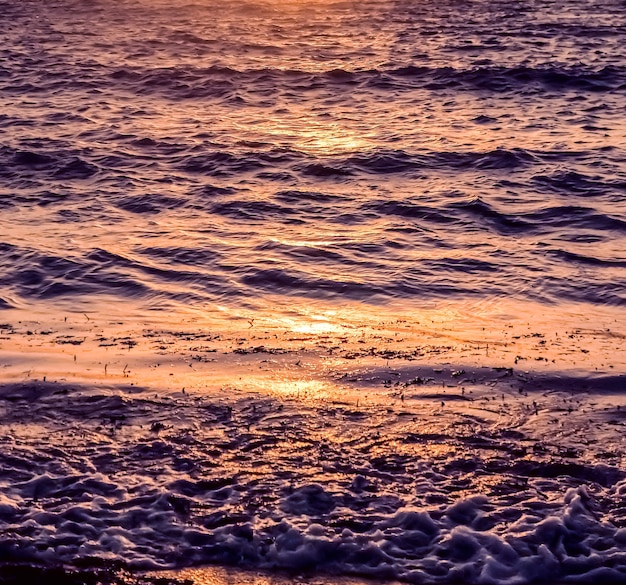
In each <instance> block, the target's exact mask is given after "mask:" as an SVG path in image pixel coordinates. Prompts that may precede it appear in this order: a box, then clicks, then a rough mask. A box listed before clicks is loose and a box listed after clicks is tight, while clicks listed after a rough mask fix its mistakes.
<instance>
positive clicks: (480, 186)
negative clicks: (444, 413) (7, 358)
mask: <svg viewBox="0 0 626 585" xmlns="http://www.w3.org/2000/svg"><path fill="white" fill-rule="evenodd" d="M0 12H1V13H2V19H1V22H0V30H1V34H2V39H3V46H2V47H1V48H0V59H1V60H0V91H1V94H0V100H1V105H2V111H1V112H0V129H1V131H2V134H1V145H0V173H1V179H2V180H1V182H0V204H1V205H2V230H1V234H0V240H1V241H0V250H1V251H2V256H1V264H0V285H1V286H2V288H1V289H0V297H1V302H2V304H3V305H4V306H6V307H26V306H28V305H29V303H32V302H36V301H40V300H46V301H47V300H50V299H69V300H70V301H72V302H77V301H78V300H83V301H84V300H85V298H89V297H92V296H93V295H113V296H115V297H118V298H120V299H122V300H133V301H137V302H139V303H141V304H142V305H144V306H147V307H150V306H159V305H161V306H176V305H177V304H184V305H195V306H202V307H209V308H210V307H211V305H212V304H218V303H227V304H228V305H232V306H234V305H241V306H248V307H250V308H252V309H255V308H267V306H268V303H267V300H266V299H268V298H269V297H270V296H272V297H273V300H272V305H271V306H273V307H275V306H276V304H278V306H281V304H284V305H285V306H288V305H289V304H290V303H291V302H292V301H291V300H290V299H289V297H294V296H295V297H308V298H312V299H331V300H339V301H343V300H357V301H366V302H373V303H385V302H389V301H410V302H413V301H417V302H428V301H438V300H442V299H445V300H450V299H467V298H478V299H485V298H487V299H489V298H501V297H506V298H514V299H523V300H527V299H532V300H537V301H539V302H541V303H552V304H558V303H561V302H564V301H576V302H582V303H587V304H589V305H590V307H593V306H595V305H624V304H625V303H626V276H625V275H626V270H625V269H626V124H625V122H624V111H625V109H626V58H625V57H624V54H623V53H624V51H623V47H624V41H625V36H626V12H625V11H624V4H623V2H621V1H617V0H615V1H614V0H599V1H594V2H587V1H582V0H581V1H577V0H568V1H562V2H561V1H547V0H546V1H530V0H523V1H516V2H509V1H506V2H500V1H489V2H487V1H482V0H477V1H468V2H457V1H447V0H444V1H441V2H440V1H437V2H435V1H434V0H433V1H430V0H420V1H417V0H415V1H411V2H408V1H394V2H386V1H379V0H376V1H365V2H339V3H337V2H326V1H318V0H314V1H312V2H304V1H295V2H278V1H276V2H265V3H262V2H260V3H248V2H245V1H241V0H232V1H228V2H218V3H214V2H210V1H208V0H202V1H198V2H195V3H192V4H190V3H187V2H185V1H183V0H177V1H176V2H169V1H167V2H166V1H161V0H156V1H145V2H144V1H138V0H122V1H120V2H115V3H113V2H108V1H95V2H86V1H84V2H81V1H79V2H72V1H65V0H63V1H58V0H53V1H46V2H43V1H36V0H26V1H21V2H2V3H1V5H0Z"/></svg>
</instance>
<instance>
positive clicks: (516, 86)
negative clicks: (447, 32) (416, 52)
mask: <svg viewBox="0 0 626 585" xmlns="http://www.w3.org/2000/svg"><path fill="white" fill-rule="evenodd" d="M110 79H111V80H112V82H113V83H115V84H116V85H117V86H124V85H126V86H127V87H128V89H130V88H131V87H132V88H133V89H134V91H137V87H138V85H139V86H140V88H141V90H140V91H141V92H149V93H152V92H159V93H161V94H163V95H168V94H171V95H176V96H178V97H182V98H188V99H191V98H217V99H235V97H237V96H236V91H237V89H238V88H241V87H245V88H246V89H247V90H248V91H251V92H252V93H254V92H255V91H259V92H261V91H263V88H264V87H266V86H271V87H278V88H282V89H286V88H287V87H290V86H292V85H293V84H297V86H298V88H299V89H300V90H301V91H312V90H318V89H320V88H321V87H329V86H345V87H347V88H348V90H349V88H354V89H355V90H356V89H358V88H363V87H369V88H371V89H385V90H394V91H399V90H407V91H410V90H414V89H418V88H423V89H427V90H434V91H436V90H441V89H448V90H462V89H465V90H489V91H495V92H503V91H513V92H515V91H520V90H521V89H523V88H527V87H529V86H530V87H535V88H540V89H544V90H557V89H558V90H559V91H590V92H609V91H619V90H621V89H623V88H624V87H626V68H624V67H621V66H617V65H608V66H605V67H602V68H599V69H596V68H594V67H589V66H585V65H578V66H569V67H568V66H562V65H552V64H549V63H547V64H545V65H542V66H536V67H527V66H514V67H504V66H490V67H476V68H472V69H455V68H453V67H428V66H416V65H408V66H404V67H390V68H386V69H370V70H358V69H357V70H345V69H330V70H327V71H321V72H320V71H306V70H298V69H273V68H264V69H247V70H237V69H235V68H232V67H225V66H219V65H213V66H211V67H206V68H198V67H190V66H183V67H181V66H175V67H169V68H162V69H154V70H141V69H130V68H123V69H118V70H116V71H113V72H111V73H110Z"/></svg>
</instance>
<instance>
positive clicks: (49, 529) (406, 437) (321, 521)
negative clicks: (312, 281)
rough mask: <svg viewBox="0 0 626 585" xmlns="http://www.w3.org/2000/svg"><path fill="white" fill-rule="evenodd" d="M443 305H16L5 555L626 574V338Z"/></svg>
mask: <svg viewBox="0 0 626 585" xmlns="http://www.w3.org/2000/svg"><path fill="white" fill-rule="evenodd" d="M327 315H328V313H327ZM438 315H439V320H436V319H434V316H435V314H434V313H431V315H430V317H431V319H430V322H428V321H429V320H428V319H425V318H424V317H423V315H422V316H421V320H420V322H417V319H415V320H413V321H409V320H408V319H407V318H400V319H395V320H389V321H387V320H384V319H382V318H381V319H379V320H377V321H376V320H373V319H372V320H370V321H369V322H364V321H363V320H361V321H359V322H358V323H351V322H348V321H347V320H345V319H343V320H342V321H341V322H340V325H338V324H337V322H335V323H333V322H332V321H331V320H330V319H328V318H326V319H321V318H309V320H308V323H307V324H306V327H307V328H308V329H305V328H304V325H303V319H300V321H299V322H300V325H301V328H300V329H301V330H297V331H296V330H295V329H294V328H293V327H292V328H290V329H288V330H285V328H284V321H283V320H281V319H284V317H280V319H278V320H277V323H278V325H276V324H274V325H273V326H271V324H270V323H269V322H265V323H264V322H263V320H262V319H261V318H259V316H258V315H257V317H256V318H255V319H254V320H253V321H252V322H247V326H245V327H243V328H242V327H241V324H240V323H238V327H231V328H229V329H227V328H223V329H222V330H217V328H216V327H208V326H206V325H205V324H203V323H200V322H199V321H198V320H195V321H194V320H188V321H185V320H183V319H179V320H178V321H175V319H172V316H165V317H164V318H163V316H159V317H158V318H156V319H154V318H153V319H152V320H149V319H148V317H147V316H145V315H144V317H143V320H142V319H137V318H135V317H134V318H132V319H130V318H128V319H126V318H122V317H120V318H119V319H115V320H114V319H99V318H98V317H96V316H95V315H94V314H89V313H80V314H69V316H67V318H66V316H65V315H62V314H61V315H60V316H56V317H54V318H49V319H48V321H45V320H44V319H42V318H41V317H40V316H38V315H35V314H34V315H31V316H30V318H29V319H28V320H26V319H25V318H24V316H22V318H21V319H17V320H13V321H11V320H10V319H9V318H8V317H9V315H7V314H6V313H5V314H4V319H3V324H2V325H1V326H0V329H1V330H2V331H1V332H0V343H1V344H2V345H1V351H2V361H3V369H2V374H3V376H2V379H1V380H0V429H1V430H2V438H1V439H0V445H1V447H2V453H3V454H2V456H1V459H0V465H2V468H3V469H4V470H5V471H6V474H5V477H7V480H6V481H5V482H4V484H3V485H2V492H3V494H4V495H3V496H2V500H1V501H0V512H1V513H2V518H1V520H2V522H3V523H4V526H3V530H4V533H5V536H6V540H5V544H4V545H3V551H2V555H1V557H2V558H4V559H5V560H7V559H8V560H13V561H17V560H20V559H21V560H24V561H27V562H30V563H33V562H35V561H37V562H43V563H44V564H48V565H53V564H55V563H59V562H63V563H71V562H73V561H74V560H76V559H81V558H82V559H88V558H93V557H99V556H102V555H104V557H103V558H105V559H106V558H109V559H112V560H115V559H124V560H125V561H126V562H127V563H128V566H129V567H130V568H131V569H132V570H133V571H136V570H141V571H145V570H157V569H176V571H175V573H173V574H172V575H174V577H175V575H176V574H178V575H184V574H185V573H184V571H183V572H182V573H181V572H180V571H179V570H178V569H177V568H179V567H183V566H196V565H206V564H207V563H213V564H217V565H228V566H232V565H238V566H241V567H245V568H247V569H249V570H252V571H253V573H252V575H257V576H258V575H259V571H261V572H262V571H263V570H268V569H271V570H272V571H273V570H276V571H283V570H284V571H287V572H288V573H289V574H292V573H294V574H299V573H302V572H304V573H306V574H315V572H316V571H318V572H319V574H327V575H341V574H343V575H348V574H352V575H354V574H358V575H360V578H364V579H367V578H375V579H376V578H378V579H380V578H384V579H386V580H391V581H402V582H410V583H416V582H432V583H454V582H458V581H462V582H465V583H471V584H474V583H476V584H481V583H487V582H490V579H491V580H493V579H496V578H497V579H500V580H501V581H502V582H511V583H513V582H515V583H531V582H539V581H541V580H543V581H544V582H558V581H559V580H560V581H562V580H563V579H564V578H569V577H571V574H570V572H568V571H571V570H570V569H568V568H567V567H568V566H570V565H572V563H574V562H582V561H576V559H577V558H579V557H580V555H581V554H583V553H584V554H586V555H587V561H585V562H586V563H587V564H586V565H585V566H584V568H578V569H576V571H577V574H578V575H579V577H580V578H578V577H577V579H578V580H579V582H583V583H591V582H593V579H597V578H599V576H603V578H606V577H607V575H606V574H604V573H601V569H602V562H603V561H602V558H603V556H602V555H603V554H610V555H611V558H612V559H614V561H612V562H618V561H615V559H619V558H621V557H620V553H619V552H618V551H619V550H620V549H621V546H622V544H620V543H621V542H622V540H623V539H624V538H625V537H626V533H625V532H624V528H623V527H624V526H626V517H624V515H623V509H622V508H621V507H620V506H621V504H620V501H621V497H622V496H621V495H620V494H622V493H623V492H624V491H625V490H626V487H625V486H626V472H624V471H623V469H624V463H623V453H624V452H626V443H625V441H626V439H625V437H624V433H623V428H624V426H626V395H625V394H624V392H623V389H624V386H625V384H626V375H625V374H624V372H625V371H626V368H624V365H623V361H620V360H623V359H624V357H623V356H621V355H620V353H619V348H620V347H621V344H622V343H623V338H624V337H623V335H622V333H621V331H619V330H617V329H616V328H612V329H611V330H608V331H607V328H604V329H603V328H600V327H595V328H592V327H584V326H583V325H584V324H582V323H581V324H580V326H573V327H571V328H568V327H565V325H564V324H563V323H561V325H562V327H561V328H560V332H559V333H558V335H557V334H555V332H554V331H550V330H548V329H546V328H544V329H541V328H539V327H538V326H533V325H531V324H528V323H520V322H519V321H518V322H515V323H513V324H511V323H509V324H508V325H512V326H508V325H505V324H503V322H502V321H501V322H499V323H498V324H497V327H496V326H495V324H494V326H493V327H492V328H490V329H487V330H485V333H484V337H483V338H480V337H477V334H478V335H480V334H481V333H480V332H481V331H482V326H483V324H484V321H483V320H481V319H479V318H477V319H476V322H475V324H474V329H473V330H471V331H470V330H465V331H461V330H460V327H457V329H456V330H454V328H453V327H452V324H454V322H455V321H454V318H453V317H452V318H450V317H449V315H450V312H448V313H446V312H445V311H442V312H440V313H438ZM444 316H446V317H445V318H444ZM402 317H406V315H403V316H402ZM290 318H291V319H294V317H293V316H291V317H290ZM543 318H544V319H546V316H545V315H544V316H543ZM446 319H447V320H446ZM239 321H241V319H240V320H239ZM295 321H298V319H295ZM129 322H130V324H129ZM275 323H276V322H275ZM597 325H600V323H597ZM333 327H335V329H333ZM302 329H304V330H302ZM487 340H488V341H487ZM522 358H524V359H522ZM539 358H541V359H539ZM608 358H611V359H610V360H609V359H608ZM552 360H554V361H552ZM610 366H612V367H610ZM25 534H29V536H28V537H25V536H24V535H25ZM554 534H562V535H565V536H563V537H562V538H565V540H559V539H556V540H554V539H555V538H556V537H555V536H554ZM564 543H565V544H564ZM595 543H598V544H597V546H600V545H602V546H604V547H606V546H609V549H608V550H609V551H610V552H609V553H606V552H605V551H606V548H605V549H602V550H601V549H597V550H596V548H595V547H596V544H595ZM602 543H604V544H602ZM607 543H608V544H607ZM364 551H367V552H364ZM584 551H588V552H586V553H585V552H584ZM591 551H593V553H592V552H591ZM364 554H365V555H366V557H367V559H369V560H367V561H365V558H366V557H364V556H363V555H364ZM546 555H547V556H546ZM542 559H543V560H542ZM546 559H548V560H546ZM542 563H543V564H542ZM572 566H573V565H572ZM624 566H626V565H624ZM620 567H621V565H620V564H619V562H618V564H617V565H616V566H615V568H614V569H612V570H613V573H611V575H612V578H613V579H617V578H618V577H616V575H617V576H619V575H623V569H621V568H620ZM216 570H217V569H216ZM229 570H230V569H228V570H226V571H229ZM607 570H608V569H607ZM255 571H256V572H255ZM599 571H600V572H599ZM218 572H219V571H218ZM272 574H273V573H272ZM164 575H170V573H164ZM497 575H504V576H502V577H496V576H497ZM174 577H172V578H174ZM202 578H206V579H209V581H208V582H211V581H210V579H213V577H202ZM254 579H257V577H254V578H253V580H254ZM323 579H325V578H322V580H323ZM337 579H340V580H343V578H339V577H337ZM585 579H587V581H585ZM335 581H336V579H335V578H334V577H331V578H330V582H335ZM255 582H256V581H255Z"/></svg>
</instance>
